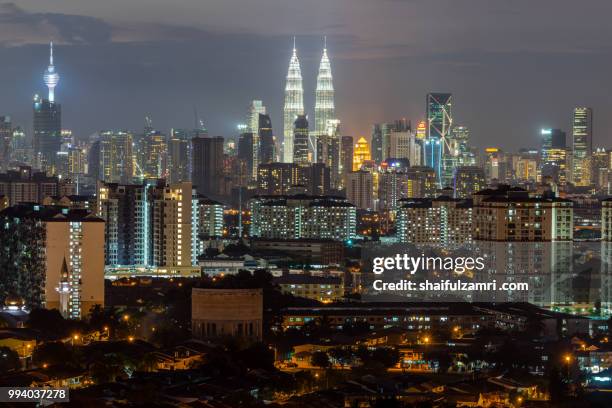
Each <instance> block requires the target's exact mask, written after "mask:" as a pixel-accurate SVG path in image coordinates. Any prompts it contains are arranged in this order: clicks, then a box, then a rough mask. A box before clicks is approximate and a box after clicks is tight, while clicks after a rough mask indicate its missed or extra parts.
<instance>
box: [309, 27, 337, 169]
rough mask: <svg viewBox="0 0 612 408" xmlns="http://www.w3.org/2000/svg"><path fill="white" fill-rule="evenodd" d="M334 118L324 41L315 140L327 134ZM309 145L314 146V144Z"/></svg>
mask: <svg viewBox="0 0 612 408" xmlns="http://www.w3.org/2000/svg"><path fill="white" fill-rule="evenodd" d="M335 118H336V108H335V105H334V85H333V81H332V72H331V65H330V63H329V58H328V57H327V39H326V40H325V45H324V48H323V56H322V57H321V63H320V64H319V74H318V75H317V89H316V91H315V132H314V138H315V140H317V139H318V138H319V137H321V136H323V135H326V134H327V124H328V121H329V120H332V119H335ZM311 144H312V145H316V142H315V143H311ZM315 159H316V157H315Z"/></svg>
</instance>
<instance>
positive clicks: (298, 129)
mask: <svg viewBox="0 0 612 408" xmlns="http://www.w3.org/2000/svg"><path fill="white" fill-rule="evenodd" d="M293 141H294V146H293V163H297V164H308V163H310V159H309V154H308V153H309V152H308V119H306V116H305V115H299V116H298V117H297V119H296V120H295V123H294V127H293Z"/></svg>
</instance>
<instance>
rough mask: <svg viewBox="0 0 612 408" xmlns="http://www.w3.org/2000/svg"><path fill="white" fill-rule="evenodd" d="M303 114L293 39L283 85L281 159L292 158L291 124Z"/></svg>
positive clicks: (290, 160) (302, 89)
mask: <svg viewBox="0 0 612 408" xmlns="http://www.w3.org/2000/svg"><path fill="white" fill-rule="evenodd" d="M303 114H304V88H303V86H302V71H301V70H300V61H299V60H298V57H297V50H296V49H295V38H294V39H293V54H292V55H291V60H290V61H289V71H288V72H287V84H286V85H285V107H284V109H283V119H284V121H283V124H284V131H283V161H284V162H286V163H291V162H292V160H293V124H294V122H295V120H296V119H297V117H298V115H303Z"/></svg>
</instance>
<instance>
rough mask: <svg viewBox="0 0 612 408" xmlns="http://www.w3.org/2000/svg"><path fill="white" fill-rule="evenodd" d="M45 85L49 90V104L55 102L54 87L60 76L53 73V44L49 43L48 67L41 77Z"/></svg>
mask: <svg viewBox="0 0 612 408" xmlns="http://www.w3.org/2000/svg"><path fill="white" fill-rule="evenodd" d="M43 78H44V81H45V85H47V88H49V102H55V87H56V86H57V83H58V82H59V79H60V76H59V74H58V73H57V71H55V65H53V42H51V43H49V66H48V67H47V70H46V71H45V74H44V76H43Z"/></svg>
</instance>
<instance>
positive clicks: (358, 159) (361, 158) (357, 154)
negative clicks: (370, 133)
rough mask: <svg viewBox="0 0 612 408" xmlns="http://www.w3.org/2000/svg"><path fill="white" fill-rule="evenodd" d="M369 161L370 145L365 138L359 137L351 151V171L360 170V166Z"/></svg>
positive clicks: (370, 157)
mask: <svg viewBox="0 0 612 408" xmlns="http://www.w3.org/2000/svg"><path fill="white" fill-rule="evenodd" d="M371 159H372V156H370V145H369V144H368V141H367V140H366V139H365V137H360V138H359V140H357V143H356V144H355V148H354V149H353V171H359V170H361V165H362V164H363V163H364V162H366V161H368V160H371Z"/></svg>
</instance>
